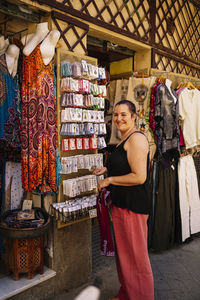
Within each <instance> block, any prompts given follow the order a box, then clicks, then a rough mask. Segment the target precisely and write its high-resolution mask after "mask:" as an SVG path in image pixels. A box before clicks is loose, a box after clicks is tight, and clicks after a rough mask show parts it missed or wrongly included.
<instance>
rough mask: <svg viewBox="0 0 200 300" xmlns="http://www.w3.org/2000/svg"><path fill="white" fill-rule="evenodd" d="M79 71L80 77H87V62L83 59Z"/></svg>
mask: <svg viewBox="0 0 200 300" xmlns="http://www.w3.org/2000/svg"><path fill="white" fill-rule="evenodd" d="M81 71H82V76H88V64H87V61H86V60H84V59H82V60H81Z"/></svg>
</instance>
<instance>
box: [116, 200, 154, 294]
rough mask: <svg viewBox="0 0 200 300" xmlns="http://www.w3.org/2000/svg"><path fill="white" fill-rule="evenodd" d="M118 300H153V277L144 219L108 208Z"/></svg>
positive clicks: (141, 216)
mask: <svg viewBox="0 0 200 300" xmlns="http://www.w3.org/2000/svg"><path fill="white" fill-rule="evenodd" d="M111 214H112V220H113V227H114V235H115V241H116V249H117V255H116V264H117V271H118V277H119V281H120V284H121V287H120V290H119V293H118V298H119V299H120V300H153V299H154V283H153V274H152V270H151V265H150V261H149V256H148V250H147V219H148V215H142V214H136V213H134V212H132V211H130V210H128V209H121V208H118V207H116V206H115V205H112V206H111Z"/></svg>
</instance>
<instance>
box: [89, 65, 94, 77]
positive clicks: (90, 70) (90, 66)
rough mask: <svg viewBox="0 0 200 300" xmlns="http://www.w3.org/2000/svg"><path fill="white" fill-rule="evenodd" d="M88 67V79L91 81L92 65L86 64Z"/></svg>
mask: <svg viewBox="0 0 200 300" xmlns="http://www.w3.org/2000/svg"><path fill="white" fill-rule="evenodd" d="M87 66H88V76H89V78H90V79H93V78H94V77H93V71H92V67H93V66H92V64H88V65H87Z"/></svg>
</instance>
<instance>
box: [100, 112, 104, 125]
mask: <svg viewBox="0 0 200 300" xmlns="http://www.w3.org/2000/svg"><path fill="white" fill-rule="evenodd" d="M99 122H102V123H103V122H104V111H99Z"/></svg>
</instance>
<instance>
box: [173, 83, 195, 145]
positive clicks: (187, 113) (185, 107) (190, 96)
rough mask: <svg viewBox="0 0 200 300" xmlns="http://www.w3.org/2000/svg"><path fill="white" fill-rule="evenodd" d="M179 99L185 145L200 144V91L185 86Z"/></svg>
mask: <svg viewBox="0 0 200 300" xmlns="http://www.w3.org/2000/svg"><path fill="white" fill-rule="evenodd" d="M178 100H179V114H180V118H181V120H182V130H183V137H184V141H185V147H186V149H188V148H192V147H195V146H197V145H200V119H199V112H200V91H199V90H197V89H194V90H189V89H187V88H185V89H184V90H183V91H181V93H180V95H179V97H178Z"/></svg>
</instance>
